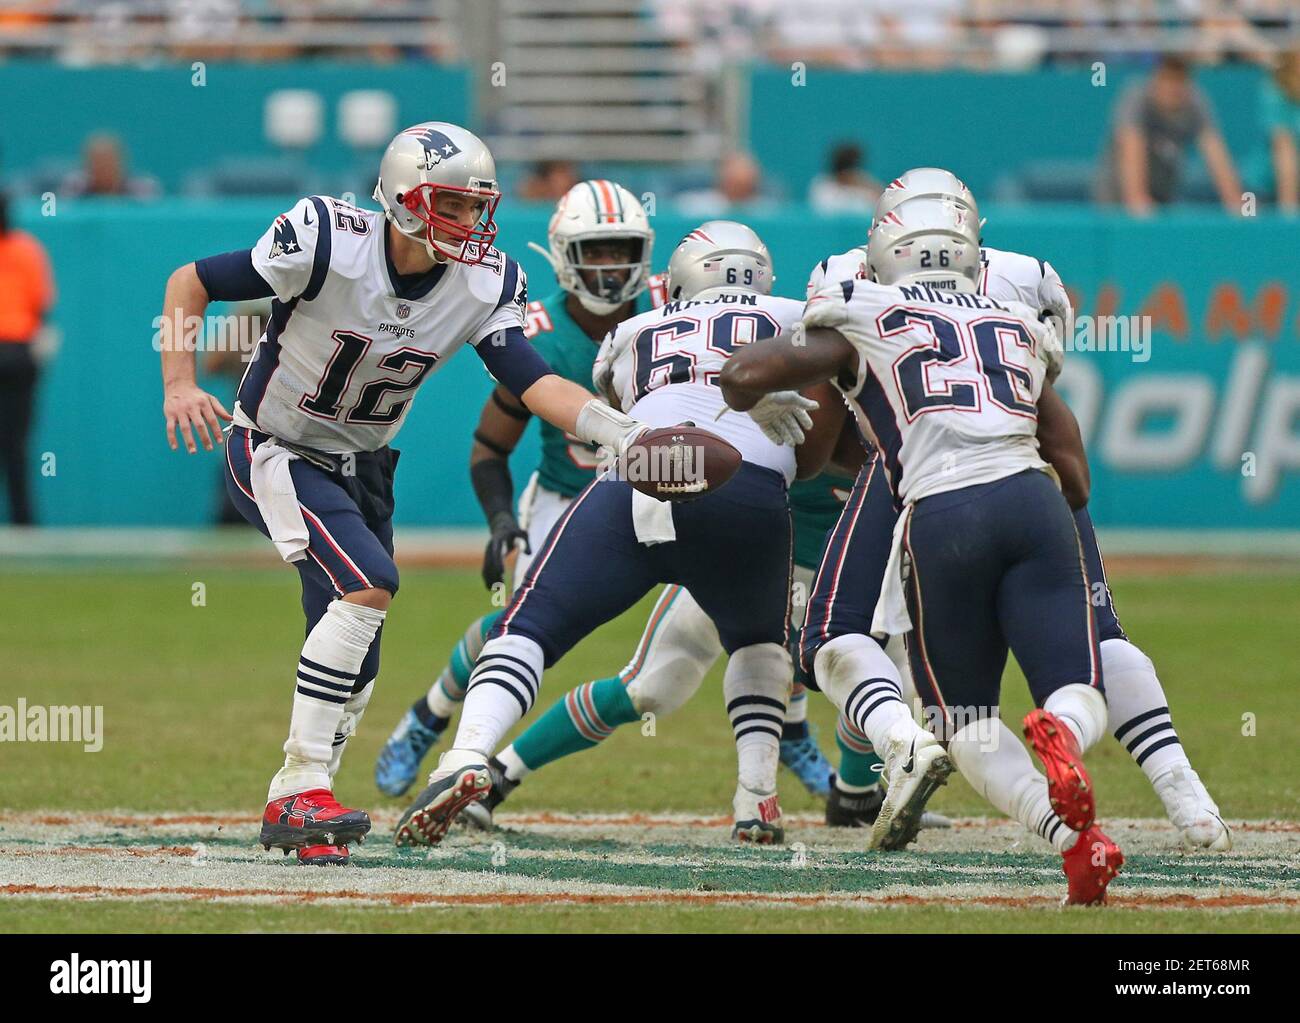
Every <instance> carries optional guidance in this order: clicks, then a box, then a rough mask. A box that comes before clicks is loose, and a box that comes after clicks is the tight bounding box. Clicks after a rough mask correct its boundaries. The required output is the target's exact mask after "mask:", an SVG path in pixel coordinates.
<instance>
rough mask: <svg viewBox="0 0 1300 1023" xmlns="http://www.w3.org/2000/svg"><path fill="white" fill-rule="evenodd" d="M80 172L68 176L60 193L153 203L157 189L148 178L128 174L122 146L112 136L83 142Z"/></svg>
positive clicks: (94, 136) (156, 185)
mask: <svg viewBox="0 0 1300 1023" xmlns="http://www.w3.org/2000/svg"><path fill="white" fill-rule="evenodd" d="M81 155H82V160H83V161H84V164H83V167H82V169H81V170H79V171H77V172H76V173H74V174H70V175H69V176H68V177H67V178H66V179H65V180H64V182H63V185H62V187H61V188H60V191H61V192H63V193H64V194H65V195H71V196H100V195H105V196H107V195H116V196H121V197H123V198H128V199H153V198H156V197H157V195H158V193H159V191H160V189H159V187H158V182H157V181H156V180H155V179H154V178H151V177H148V176H133V175H130V174H128V173H127V165H126V157H125V155H124V154H123V152H122V144H121V143H120V142H119V141H118V140H117V138H116V137H115V136H113V135H108V134H103V133H101V134H97V135H91V136H90V137H89V138H88V139H86V144H85V146H83V147H82V151H81Z"/></svg>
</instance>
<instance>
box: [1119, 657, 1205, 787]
mask: <svg viewBox="0 0 1300 1023" xmlns="http://www.w3.org/2000/svg"><path fill="white" fill-rule="evenodd" d="M1101 669H1102V673H1103V675H1104V677H1105V679H1106V699H1107V702H1108V703H1109V706H1110V723H1111V724H1112V725H1113V726H1114V727H1113V729H1112V732H1113V733H1114V735H1115V738H1116V739H1117V740H1118V741H1119V743H1120V745H1122V746H1123V747H1124V748H1125V749H1126V750H1128V753H1129V756H1131V757H1132V758H1133V759H1134V760H1135V761H1136V762H1137V765H1138V767H1140V768H1142V771H1143V773H1144V774H1146V776H1147V777H1148V778H1149V779H1151V781H1153V782H1154V781H1155V780H1156V779H1157V778H1159V777H1160V776H1161V775H1162V774H1165V773H1166V772H1168V771H1170V770H1171V769H1173V768H1175V767H1186V768H1188V769H1190V768H1191V764H1190V763H1189V762H1188V759H1187V752H1186V750H1184V749H1183V744H1182V742H1181V741H1180V740H1179V738H1178V733H1177V732H1176V731H1174V719H1173V718H1172V717H1171V716H1170V714H1169V704H1168V702H1167V701H1166V699H1165V691H1164V688H1163V687H1162V686H1161V685H1160V679H1159V677H1157V675H1156V670H1155V666H1154V665H1152V663H1151V661H1150V659H1149V658H1148V657H1147V655H1146V654H1144V653H1143V652H1142V651H1141V650H1139V649H1138V648H1137V647H1135V646H1134V645H1133V644H1132V643H1130V642H1128V640H1124V639H1108V640H1105V641H1104V642H1103V643H1102V644H1101Z"/></svg>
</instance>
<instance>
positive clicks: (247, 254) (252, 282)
mask: <svg viewBox="0 0 1300 1023" xmlns="http://www.w3.org/2000/svg"><path fill="white" fill-rule="evenodd" d="M194 269H195V271H196V272H197V273H198V275H199V281H200V282H201V283H202V284H203V289H204V290H205V291H206V292H207V293H208V298H210V299H212V300H213V301H214V302H246V301H248V300H249V299H254V298H270V297H271V296H272V295H274V294H275V289H274V288H272V287H271V285H270V283H269V282H268V281H267V279H266V278H265V277H263V276H262V275H261V274H260V273H258V272H257V270H256V269H255V268H254V267H253V250H252V249H239V250H237V251H235V252H223V253H221V255H219V256H208V257H207V259H200V260H198V261H197V262H196V263H195V264H194Z"/></svg>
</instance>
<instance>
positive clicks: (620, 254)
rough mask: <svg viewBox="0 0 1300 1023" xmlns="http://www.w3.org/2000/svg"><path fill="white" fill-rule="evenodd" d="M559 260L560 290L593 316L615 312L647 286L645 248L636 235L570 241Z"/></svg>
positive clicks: (647, 248)
mask: <svg viewBox="0 0 1300 1023" xmlns="http://www.w3.org/2000/svg"><path fill="white" fill-rule="evenodd" d="M620 249H621V250H622V251H619V250H620ZM611 257H612V258H611ZM560 258H561V269H560V271H559V274H558V276H559V278H560V286H561V287H562V288H564V290H565V291H568V292H570V293H571V294H572V295H573V296H574V297H575V298H576V299H577V300H578V301H579V302H580V303H581V304H582V306H583V308H584V309H586V310H587V311H588V312H590V313H593V314H595V315H597V316H608V315H610V314H611V313H614V312H616V311H617V310H618V309H620V308H622V307H623V306H624V305H626V304H627V303H628V302H631V301H632V300H633V299H634V298H636V297H637V296H638V295H640V294H641V292H643V291H644V290H645V289H646V287H647V285H648V284H649V279H650V259H649V245H648V244H647V239H646V238H645V237H643V236H642V235H639V234H624V235H619V234H611V233H609V232H601V233H599V234H594V235H589V236H586V237H579V238H574V239H571V240H569V242H568V244H567V245H565V247H564V249H563V251H562V252H561V253H560Z"/></svg>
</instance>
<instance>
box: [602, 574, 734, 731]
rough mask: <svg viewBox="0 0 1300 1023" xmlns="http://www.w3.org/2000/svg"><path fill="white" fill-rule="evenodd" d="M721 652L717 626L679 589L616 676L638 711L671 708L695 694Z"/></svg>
mask: <svg viewBox="0 0 1300 1023" xmlns="http://www.w3.org/2000/svg"><path fill="white" fill-rule="evenodd" d="M721 654H722V644H721V642H719V640H718V630H717V629H716V628H715V627H714V625H713V622H712V621H711V620H710V618H709V616H708V615H706V614H705V613H704V611H703V609H702V608H701V607H700V606H699V604H697V603H695V599H694V598H693V597H692V596H691V595H690V593H689V592H687V591H686V590H681V591H680V592H679V593H678V594H677V597H676V598H675V599H674V600H673V603H672V605H671V606H670V607H668V608H667V609H666V610H665V611H664V613H663V616H662V618H661V619H660V621H659V625H658V627H657V628H656V629H655V630H654V631H653V632H647V633H646V635H645V636H643V638H642V640H641V642H640V644H638V647H637V653H636V656H635V657H633V659H632V662H631V663H630V664H628V665H627V666H626V667H625V668H624V669H623V670H622V671H621V672H619V677H620V678H622V679H623V682H624V684H625V685H626V686H627V695H628V696H629V697H630V698H631V700H632V705H633V706H634V707H636V709H637V713H639V714H656V715H660V714H671V713H672V712H673V711H675V710H677V709H678V708H679V707H681V706H683V705H684V704H685V703H686V701H687V700H689V699H690V698H691V697H692V696H694V695H695V693H696V691H697V690H698V689H699V688H700V684H701V683H702V682H703V681H704V676H705V675H707V674H708V673H709V669H710V668H712V667H713V664H714V662H715V661H716V660H717V659H718V658H719V657H720V656H721Z"/></svg>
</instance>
